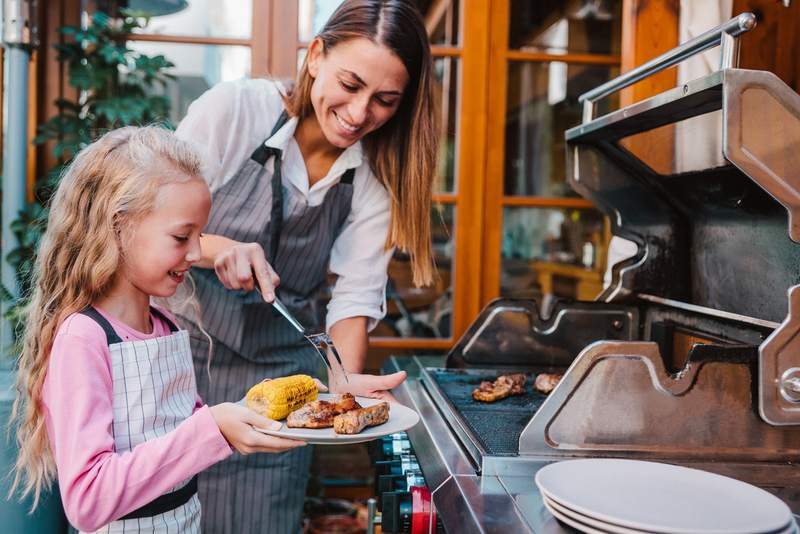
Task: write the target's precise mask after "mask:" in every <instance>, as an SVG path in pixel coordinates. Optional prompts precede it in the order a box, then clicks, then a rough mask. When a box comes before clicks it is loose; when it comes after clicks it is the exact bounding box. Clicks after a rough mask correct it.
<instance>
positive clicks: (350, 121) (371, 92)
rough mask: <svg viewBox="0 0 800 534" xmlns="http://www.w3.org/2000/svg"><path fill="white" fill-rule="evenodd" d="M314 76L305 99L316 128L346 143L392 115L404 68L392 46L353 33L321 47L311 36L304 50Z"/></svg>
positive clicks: (341, 145)
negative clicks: (352, 37)
mask: <svg viewBox="0 0 800 534" xmlns="http://www.w3.org/2000/svg"><path fill="white" fill-rule="evenodd" d="M308 72H309V74H310V75H311V76H312V77H313V78H314V82H313V84H312V86H311V104H312V105H313V106H314V112H315V113H316V117H317V121H318V122H319V125H320V127H321V128H322V133H323V134H324V135H325V138H326V139H327V140H328V142H330V143H331V144H332V145H334V146H336V147H338V148H347V147H348V146H350V145H352V144H353V143H355V142H356V141H358V140H359V139H361V138H363V137H364V136H365V135H367V134H368V133H370V132H373V131H375V130H377V129H378V128H380V127H381V126H383V125H384V124H385V123H386V121H388V120H389V119H391V118H392V116H393V115H394V114H395V112H396V111H397V108H398V106H399V105H400V99H401V98H402V96H403V91H404V90H405V87H406V84H407V83H408V72H407V71H406V68H405V66H404V65H403V62H402V61H401V60H400V58H399V57H397V55H395V53H394V52H392V51H391V50H389V49H388V48H386V47H385V46H382V45H377V44H375V43H373V42H372V41H370V40H369V39H363V38H354V39H350V40H348V41H344V42H342V43H339V44H337V45H336V46H334V47H333V48H332V49H330V50H328V52H327V53H324V52H323V49H322V41H321V40H319V39H315V40H314V41H313V42H312V43H311V46H310V47H309V50H308Z"/></svg>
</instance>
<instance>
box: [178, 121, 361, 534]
mask: <svg viewBox="0 0 800 534" xmlns="http://www.w3.org/2000/svg"><path fill="white" fill-rule="evenodd" d="M281 125H282V124H281V122H280V121H279V123H278V124H277V125H276V126H275V128H273V134H274V133H275V132H276V131H277V130H278V129H279V128H280V127H281ZM259 150H261V151H262V152H263V149H260V148H257V149H256V151H255V152H254V153H253V157H251V158H250V159H248V160H247V161H245V162H244V163H243V165H242V167H241V168H240V170H239V171H238V173H237V174H236V176H234V177H233V178H232V179H231V180H229V181H228V182H227V183H226V184H225V185H224V186H222V187H221V188H220V189H218V190H217V191H215V192H214V195H213V200H212V208H211V214H210V217H209V221H208V224H207V226H206V229H205V232H206V233H209V234H217V235H223V236H226V237H228V238H231V239H234V240H237V241H241V242H247V243H252V242H255V243H259V244H260V245H261V246H262V247H263V249H264V250H265V251H269V250H270V228H269V226H270V211H271V206H272V183H271V180H270V176H269V175H270V173H269V172H267V171H266V169H265V167H266V168H269V167H268V166H269V165H273V166H274V165H276V164H277V165H280V161H281V157H280V153H279V152H278V151H277V150H276V149H271V150H274V151H275V152H274V153H273V154H274V157H270V158H269V159H266V160H264V159H261V161H265V163H264V164H263V165H262V164H261V163H259V162H258V160H257V157H256V156H257V153H258V152H259ZM275 153H277V154H275ZM262 155H263V154H262ZM352 174H353V173H352V171H348V172H346V173H345V177H344V178H343V179H342V180H341V181H340V182H339V183H338V184H336V185H335V186H333V187H332V188H331V189H330V190H328V192H327V193H326V195H325V199H324V201H323V202H322V203H321V204H319V205H317V206H308V205H307V204H305V202H303V201H302V200H297V201H289V202H286V201H285V199H286V198H287V197H289V195H287V194H285V192H284V194H283V198H284V205H283V210H282V213H283V222H282V226H281V233H280V241H279V245H278V248H277V257H275V258H267V259H268V261H269V262H270V263H271V264H272V266H273V267H274V269H275V271H276V272H277V273H278V274H279V276H280V277H281V284H280V287H279V296H280V298H281V301H282V302H283V303H284V304H285V305H286V307H287V308H289V309H290V310H291V311H292V313H294V314H295V316H296V317H297V318H298V319H299V320H300V321H301V322H302V323H303V324H304V325H305V326H306V327H308V328H316V327H319V325H318V322H319V321H318V317H319V316H320V314H318V313H317V311H316V310H315V308H314V306H315V300H314V296H315V294H316V292H317V291H318V290H319V289H320V288H321V287H322V285H323V284H324V283H325V281H326V276H327V272H328V263H329V259H330V251H331V248H332V246H333V242H334V240H335V239H336V237H337V236H338V235H339V232H340V231H341V228H342V226H343V225H344V223H345V221H346V219H347V216H348V214H349V213H350V207H351V202H352V198H353V185H352ZM275 176H278V177H280V172H278V171H277V170H276V171H275V172H273V173H272V177H275ZM282 187H285V185H282ZM192 275H193V277H194V279H195V282H196V286H197V293H196V294H197V298H198V300H199V302H200V308H201V310H202V324H203V328H204V329H205V330H206V331H207V332H208V333H209V334H210V335H211V337H212V339H213V341H214V347H213V356H212V359H211V363H210V370H211V378H210V379H209V376H208V374H207V371H206V364H207V357H208V356H207V355H208V351H209V347H208V342H207V340H206V338H205V336H203V335H202V333H200V331H199V330H198V329H197V327H196V326H194V327H191V320H190V319H191V318H189V317H184V318H183V319H184V324H185V325H187V326H190V328H191V330H192V335H191V345H192V352H193V354H194V358H195V368H196V373H197V386H198V391H199V393H200V395H201V397H202V398H203V399H204V401H205V402H207V403H209V404H216V403H220V402H229V401H236V400H239V399H241V398H242V397H244V395H245V393H246V392H247V390H248V388H249V387H250V386H252V385H253V384H255V383H257V382H260V381H261V380H263V379H265V378H275V377H280V376H286V375H291V374H297V373H304V374H310V375H315V376H324V375H320V374H319V369H318V367H317V366H318V362H319V359H318V358H319V357H318V356H317V355H316V352H315V350H314V349H313V347H312V346H311V345H310V344H309V343H308V342H307V341H306V340H305V339H304V338H303V337H302V336H301V335H300V334H299V333H298V332H297V331H296V330H295V329H294V328H292V326H291V325H289V323H288V322H287V321H286V320H284V319H283V318H282V317H280V316H279V315H278V314H277V313H276V312H275V311H274V310H273V308H272V306H270V305H268V304H266V303H264V302H263V301H262V299H261V297H260V295H258V293H256V292H251V293H249V294H247V293H243V292H237V291H229V290H227V289H225V288H224V287H223V286H222V284H221V283H220V281H219V280H218V279H217V277H216V274H215V273H214V271H213V270H210V269H193V272H192ZM310 464H311V447H304V448H302V449H301V450H294V451H289V452H285V453H281V454H254V455H249V456H241V455H237V454H234V455H233V456H232V457H231V458H229V459H228V460H226V461H224V462H221V463H219V464H217V465H215V466H212V467H211V468H210V469H208V470H207V471H205V472H203V473H201V474H200V476H199V479H198V492H199V494H200V500H201V502H202V503H203V520H202V526H203V532H207V533H214V534H240V533H243V532H269V533H270V534H290V533H296V532H298V531H299V528H300V519H301V514H302V508H303V501H304V499H305V490H306V484H307V482H308V475H309V468H310Z"/></svg>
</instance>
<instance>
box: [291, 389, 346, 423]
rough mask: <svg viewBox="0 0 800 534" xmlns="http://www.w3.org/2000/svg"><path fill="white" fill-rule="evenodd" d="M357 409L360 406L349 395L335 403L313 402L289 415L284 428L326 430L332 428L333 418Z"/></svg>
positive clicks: (344, 395)
mask: <svg viewBox="0 0 800 534" xmlns="http://www.w3.org/2000/svg"><path fill="white" fill-rule="evenodd" d="M358 408H361V405H360V404H358V403H357V402H356V399H355V397H353V396H352V395H351V394H350V393H345V394H343V395H342V396H341V397H340V398H339V399H338V400H337V401H336V402H330V401H324V400H315V401H312V402H309V403H307V404H305V405H304V406H303V407H302V408H300V409H298V410H295V411H293V412H292V413H290V414H289V416H288V417H287V418H286V426H288V427H291V428H328V427H331V426H333V418H334V417H336V416H337V415H339V414H342V413H344V412H347V411H349V410H357V409H358Z"/></svg>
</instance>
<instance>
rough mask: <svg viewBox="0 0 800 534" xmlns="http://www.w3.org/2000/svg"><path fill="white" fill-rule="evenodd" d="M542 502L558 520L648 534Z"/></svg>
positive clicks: (793, 531)
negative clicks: (565, 518) (564, 519)
mask: <svg viewBox="0 0 800 534" xmlns="http://www.w3.org/2000/svg"><path fill="white" fill-rule="evenodd" d="M542 500H543V501H544V505H545V507H546V508H547V509H548V510H549V511H550V513H552V514H553V516H555V517H556V518H558V519H562V518H563V517H564V516H566V517H567V518H569V519H572V520H573V521H576V522H578V523H580V524H582V525H585V527H594V528H596V529H598V530H599V531H600V532H607V533H610V534H648V532H647V531H645V530H635V529H631V528H626V527H623V526H620V525H612V524H611V523H606V522H604V521H599V520H597V519H594V518H591V517H587V516H585V515H582V514H579V513H578V512H576V511H574V510H570V509H569V508H566V507H565V506H562V505H560V504H558V503H557V502H555V501H551V500H550V499H549V498H547V496H545V495H544V494H542ZM769 534H773V533H769ZM774 534H797V526H796V524H795V523H794V522H792V523H791V524H789V525H788V526H787V527H786V529H785V530H782V531H780V532H776V533H774Z"/></svg>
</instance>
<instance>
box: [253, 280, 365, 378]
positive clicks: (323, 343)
mask: <svg viewBox="0 0 800 534" xmlns="http://www.w3.org/2000/svg"><path fill="white" fill-rule="evenodd" d="M255 288H256V291H258V292H259V293H261V288H260V287H258V283H256V284H255ZM272 306H273V307H274V308H275V309H276V310H278V311H279V312H280V314H281V315H283V317H284V318H285V319H286V320H287V321H289V323H290V324H291V325H292V326H293V327H295V328H296V329H297V331H298V332H300V333H301V334H302V335H303V337H304V338H306V339H307V340H308V341H309V342H310V343H311V344H312V345H313V346H314V348H315V349H316V350H317V354H319V357H320V358H322V361H323V362H325V367H327V368H328V369H330V371H331V373H333V372H334V371H333V367H332V366H331V362H330V360H329V359H328V356H327V352H328V349H331V352H332V353H333V357H334V358H336V363H338V364H339V369H341V370H342V376H344V381H345V382H347V383H350V379H349V378H348V377H347V371H345V369H344V365H343V364H342V358H341V357H340V356H339V351H337V350H336V347H335V346H334V345H333V340H332V339H331V337H330V336H329V335H328V334H326V333H325V332H320V333H318V334H312V333H309V331H308V330H307V329H306V328H305V327H304V326H303V325H302V324H300V321H298V320H297V319H295V317H294V315H292V312H290V311H289V309H288V308H287V307H286V306H284V305H283V302H281V301H280V299H279V298H278V295H275V300H273V301H272Z"/></svg>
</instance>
